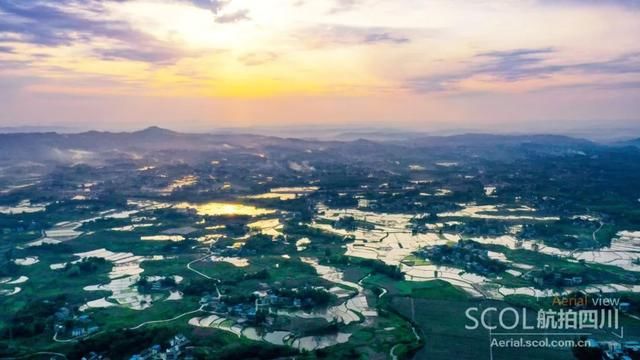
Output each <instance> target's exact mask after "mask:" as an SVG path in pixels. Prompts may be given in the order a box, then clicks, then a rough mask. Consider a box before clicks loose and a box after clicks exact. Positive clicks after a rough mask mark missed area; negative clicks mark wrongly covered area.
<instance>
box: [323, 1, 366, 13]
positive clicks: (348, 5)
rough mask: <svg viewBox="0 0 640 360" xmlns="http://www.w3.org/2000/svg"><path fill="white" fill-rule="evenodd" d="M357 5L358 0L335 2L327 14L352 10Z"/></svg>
mask: <svg viewBox="0 0 640 360" xmlns="http://www.w3.org/2000/svg"><path fill="white" fill-rule="evenodd" d="M359 3H360V0H336V2H335V4H334V6H333V7H332V8H331V9H330V10H329V14H337V13H341V12H345V11H350V10H353V9H354V8H355V7H356V6H357V5H359Z"/></svg>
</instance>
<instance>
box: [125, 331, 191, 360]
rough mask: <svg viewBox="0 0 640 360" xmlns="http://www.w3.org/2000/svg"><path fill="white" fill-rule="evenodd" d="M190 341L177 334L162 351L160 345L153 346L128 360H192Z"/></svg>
mask: <svg viewBox="0 0 640 360" xmlns="http://www.w3.org/2000/svg"><path fill="white" fill-rule="evenodd" d="M189 344H190V341H189V339H187V338H186V337H185V336H184V335H182V334H178V335H176V336H174V337H173V338H172V339H171V340H170V341H169V346H168V347H167V348H165V349H164V350H163V348H162V346H161V345H158V344H155V345H152V346H151V347H149V348H147V349H145V350H143V351H142V352H140V353H139V354H135V355H133V356H131V357H130V358H129V360H178V359H183V360H189V359H193V356H192V354H191V352H192V348H191V347H190V346H189Z"/></svg>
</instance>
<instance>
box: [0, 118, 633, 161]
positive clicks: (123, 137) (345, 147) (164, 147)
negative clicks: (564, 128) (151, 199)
mask: <svg viewBox="0 0 640 360" xmlns="http://www.w3.org/2000/svg"><path fill="white" fill-rule="evenodd" d="M357 135H363V137H361V138H358V137H357ZM367 135H369V136H367ZM371 135H374V136H371ZM384 135H385V134H383V133H373V134H371V133H370V134H362V133H360V134H357V133H351V134H344V136H342V138H343V140H342V141H337V140H331V141H320V140H312V139H298V138H281V137H275V136H262V135H253V134H241V133H224V134H220V133H218V134H188V133H180V132H176V131H172V130H167V129H163V128H159V127H149V128H147V129H144V130H140V131H135V132H101V131H88V132H82V133H76V134H66V133H57V132H38V133H31V132H29V133H9V134H0V162H12V161H35V162H43V161H53V162H63V163H66V162H78V161H85V160H91V159H106V158H120V157H132V158H135V157H136V156H138V155H139V154H142V153H149V152H161V151H184V152H192V153H197V152H200V153H202V152H207V151H210V152H211V151H215V152H220V151H225V150H229V149H236V150H237V149H244V150H246V151H248V152H253V153H255V152H259V151H264V150H265V149H267V150H268V149H270V150H284V151H290V152H304V151H307V152H308V151H309V149H312V148H313V149H320V148H323V149H325V148H328V149H333V150H335V151H339V152H340V153H341V154H345V156H346V155H347V154H361V153H362V154H364V155H366V154H370V153H375V152H376V151H385V152H387V153H389V152H390V153H393V152H396V151H399V152H406V151H408V149H412V150H411V151H429V152H432V153H433V152H439V151H441V150H447V149H448V150H451V149H452V148H454V149H461V150H460V151H466V152H468V153H474V152H475V153H494V154H495V155H496V156H501V157H504V156H513V155H515V154H517V153H518V152H519V151H529V152H530V151H535V152H543V153H548V154H562V153H565V152H574V153H580V152H586V151H589V150H590V149H593V148H599V147H605V145H602V144H596V143H594V142H591V141H588V140H584V139H578V138H572V137H568V136H560V135H492V134H463V135H452V136H429V135H425V134H420V133H415V134H405V133H400V132H397V133H394V134H392V136H384ZM354 138H355V139H354ZM638 144H640V139H638V140H634V141H632V142H625V143H623V144H617V145H636V146H637V145H638ZM510 152H513V154H511V153H510Z"/></svg>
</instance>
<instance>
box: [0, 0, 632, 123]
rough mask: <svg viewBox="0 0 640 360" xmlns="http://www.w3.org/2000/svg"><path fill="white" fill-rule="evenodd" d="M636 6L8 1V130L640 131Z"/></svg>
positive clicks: (3, 100) (1, 68) (2, 73)
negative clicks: (527, 127) (610, 126)
mask: <svg viewBox="0 0 640 360" xmlns="http://www.w3.org/2000/svg"><path fill="white" fill-rule="evenodd" d="M635 34H640V5H638V4H637V2H635V1H613V0H610V1H598V2H596V1H572V0H562V1H546V0H523V1H484V0H477V1H444V0H442V1H439V0H435V1H416V0H403V1H381V0H327V1H317V0H316V1H312V0H306V1H304V0H302V1H301V0H269V1H250V0H226V1H217V0H190V1H189V0H182V1H180V0H126V1H109V0H91V1H74V0H64V1H44V0H38V1H29V2H24V1H18V0H6V1H2V2H0V96H1V97H0V107H2V108H3V109H4V110H3V111H2V113H0V125H3V126H13V125H30V124H35V123H39V124H56V125H64V126H84V125H86V124H88V122H91V124H92V126H96V125H97V126H100V127H103V128H109V127H116V128H117V127H120V128H122V127H129V128H131V127H140V126H145V125H150V124H159V125H164V126H170V127H171V126H172V127H177V128H185V129H189V128H198V129H207V128H215V127H229V126H256V125H258V126H263V125H267V126H268V125H284V124H292V123H295V124H301V123H303V124H327V123H331V124H344V123H348V124H354V125H358V124H376V125H385V124H387V122H389V121H394V122H395V123H397V124H407V125H410V126H420V125H429V124H440V123H447V124H450V123H452V124H454V125H455V126H476V127H479V126H480V127H481V126H483V124H485V123H491V124H501V123H502V124H519V123H529V122H534V121H540V120H545V121H546V120H551V119H553V120H562V121H565V122H572V121H580V120H582V119H589V120H593V119H598V120H627V121H633V120H637V118H636V115H637V114H638V111H639V110H640V105H638V104H639V103H640V91H639V89H640V85H639V84H640V42H638V37H637V35H635Z"/></svg>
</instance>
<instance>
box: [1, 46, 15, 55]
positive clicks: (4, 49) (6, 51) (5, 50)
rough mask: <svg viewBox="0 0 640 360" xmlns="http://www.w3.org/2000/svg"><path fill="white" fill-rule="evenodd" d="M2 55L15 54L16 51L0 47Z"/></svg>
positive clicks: (7, 47)
mask: <svg viewBox="0 0 640 360" xmlns="http://www.w3.org/2000/svg"><path fill="white" fill-rule="evenodd" d="M0 53H5V54H13V53H14V51H13V48H12V47H11V46H4V45H0Z"/></svg>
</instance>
